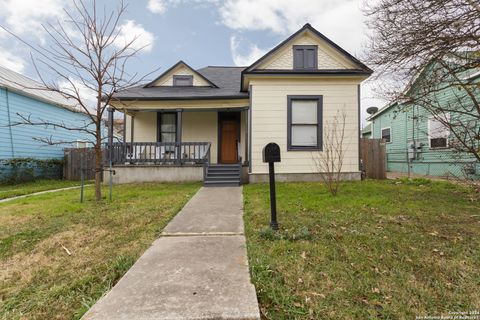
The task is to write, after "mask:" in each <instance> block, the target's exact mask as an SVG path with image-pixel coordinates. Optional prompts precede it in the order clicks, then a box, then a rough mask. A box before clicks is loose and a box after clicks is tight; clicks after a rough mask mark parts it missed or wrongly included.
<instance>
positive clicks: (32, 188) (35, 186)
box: [0, 180, 80, 200]
mask: <svg viewBox="0 0 480 320" xmlns="http://www.w3.org/2000/svg"><path fill="white" fill-rule="evenodd" d="M79 185H80V182H79V181H69V180H37V181H31V182H24V183H18V184H0V200H1V199H6V198H11V197H16V196H21V195H24V194H30V193H34V192H40V191H46V190H53V189H60V188H68V187H74V186H79Z"/></svg>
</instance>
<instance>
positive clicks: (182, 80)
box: [173, 75, 193, 87]
mask: <svg viewBox="0 0 480 320" xmlns="http://www.w3.org/2000/svg"><path fill="white" fill-rule="evenodd" d="M173 85H174V86H184V87H185V86H187V87H188V86H193V76H188V75H186V76H173Z"/></svg>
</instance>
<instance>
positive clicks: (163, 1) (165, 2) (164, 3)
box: [147, 0, 220, 14]
mask: <svg viewBox="0 0 480 320" xmlns="http://www.w3.org/2000/svg"><path fill="white" fill-rule="evenodd" d="M219 2H220V0H148V3H147V9H148V10H149V11H150V12H152V13H156V14H163V13H165V12H166V11H167V10H168V8H169V7H173V6H177V5H179V4H187V5H192V4H195V5H201V6H203V5H208V4H217V3H219Z"/></svg>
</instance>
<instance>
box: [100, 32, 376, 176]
mask: <svg viewBox="0 0 480 320" xmlns="http://www.w3.org/2000/svg"><path fill="white" fill-rule="evenodd" d="M371 73H372V70H370V69H369V68H368V67H367V66H365V65H364V64H362V63H361V62H360V61H358V60H357V59H355V58H354V57H353V56H351V55H350V54H348V53H347V52H346V51H345V50H343V49H341V48H340V47H339V46H337V45H336V44H334V43H333V42H332V41H331V40H329V39H327V38H326V37H325V36H323V35H322V34H321V33H319V32H318V31H317V30H315V29H314V28H313V27H312V26H310V25H309V24H306V25H305V26H304V27H303V28H301V29H300V30H298V31H297V32H296V33H294V34H293V35H292V36H290V37H289V38H288V39H286V40H285V41H283V42H282V43H280V44H279V45H278V46H277V47H275V48H274V49H272V50H271V51H270V52H268V53H267V54H265V56H263V57H262V58H260V59H259V60H258V61H256V62H255V63H253V64H252V65H251V66H248V67H215V66H209V67H205V68H201V69H198V70H195V69H193V68H191V67H190V66H189V65H187V64H186V63H185V62H183V61H180V62H178V63H177V64H175V65H174V66H173V67H171V68H170V69H169V70H167V71H165V72H164V73H163V74H161V75H159V76H158V77H157V78H156V79H155V80H154V81H152V82H151V83H149V84H147V85H144V86H140V87H136V88H131V89H129V90H125V91H121V92H118V93H117V94H116V96H115V98H116V101H115V103H112V108H111V110H112V112H110V116H111V117H113V111H116V112H121V113H123V114H124V116H125V121H124V123H125V130H124V134H125V137H124V142H123V143H110V144H109V150H108V160H111V163H112V165H113V166H114V167H115V171H116V175H115V176H114V182H116V183H126V182H143V181H194V180H203V181H204V183H205V185H225V184H239V183H246V182H260V181H266V179H267V172H268V165H267V164H265V163H263V162H262V149H263V147H264V146H265V145H266V144H267V143H269V142H275V143H277V144H278V145H279V146H280V149H281V157H282V161H281V162H280V163H278V164H277V165H276V173H277V178H278V179H279V180H286V181H287V180H288V181H301V180H318V179H319V178H320V174H321V173H319V172H318V169H317V168H316V166H315V163H314V160H313V159H314V157H315V156H316V155H318V154H319V152H322V150H323V129H324V126H325V124H326V123H328V122H331V121H332V119H333V117H334V116H335V115H336V114H338V112H340V111H342V112H344V113H345V114H346V131H345V136H346V138H345V141H344V148H345V159H344V166H343V178H344V179H359V177H360V169H359V156H358V154H359V134H360V133H359V132H360V127H359V123H360V118H359V110H360V106H359V101H360V83H361V82H362V81H363V80H365V79H366V78H368V77H369V76H370V74H371Z"/></svg>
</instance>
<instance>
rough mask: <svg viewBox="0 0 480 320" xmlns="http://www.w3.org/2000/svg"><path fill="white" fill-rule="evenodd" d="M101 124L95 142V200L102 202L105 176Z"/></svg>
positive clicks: (97, 127)
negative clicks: (103, 177)
mask: <svg viewBox="0 0 480 320" xmlns="http://www.w3.org/2000/svg"><path fill="white" fill-rule="evenodd" d="M100 126H101V122H100V124H97V126H96V132H97V136H96V141H95V147H94V148H95V200H97V201H100V200H102V174H103V157H102V156H103V154H102V133H101V128H100Z"/></svg>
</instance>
